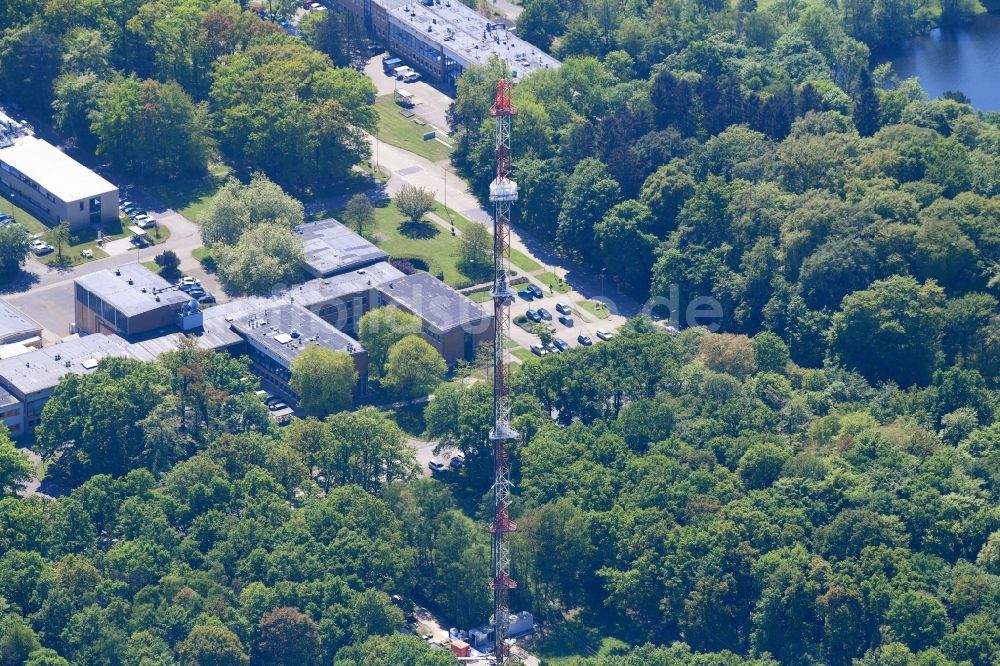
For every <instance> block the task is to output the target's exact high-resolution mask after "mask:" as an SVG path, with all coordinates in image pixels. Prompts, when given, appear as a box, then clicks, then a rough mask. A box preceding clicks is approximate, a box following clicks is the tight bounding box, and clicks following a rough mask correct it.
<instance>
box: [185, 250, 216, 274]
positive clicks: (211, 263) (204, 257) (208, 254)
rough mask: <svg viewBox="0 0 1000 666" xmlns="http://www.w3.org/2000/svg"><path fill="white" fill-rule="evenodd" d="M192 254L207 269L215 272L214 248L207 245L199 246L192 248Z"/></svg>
mask: <svg viewBox="0 0 1000 666" xmlns="http://www.w3.org/2000/svg"><path fill="white" fill-rule="evenodd" d="M191 256H192V257H194V258H195V259H197V260H198V261H199V262H200V263H201V265H202V267H203V268H204V269H205V270H206V271H208V272H209V273H214V272H215V257H213V256H212V250H210V249H209V248H207V247H199V248H196V249H194V250H191Z"/></svg>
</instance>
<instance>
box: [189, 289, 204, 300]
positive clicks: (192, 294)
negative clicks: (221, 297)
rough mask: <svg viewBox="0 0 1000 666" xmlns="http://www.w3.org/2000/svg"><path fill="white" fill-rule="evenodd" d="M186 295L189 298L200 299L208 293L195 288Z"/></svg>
mask: <svg viewBox="0 0 1000 666" xmlns="http://www.w3.org/2000/svg"><path fill="white" fill-rule="evenodd" d="M187 294H188V296H190V297H191V298H201V297H202V296H205V295H207V294H208V292H207V291H205V290H204V289H202V288H201V287H195V288H194V289H190V290H188V293H187Z"/></svg>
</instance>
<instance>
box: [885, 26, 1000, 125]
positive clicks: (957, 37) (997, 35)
mask: <svg viewBox="0 0 1000 666" xmlns="http://www.w3.org/2000/svg"><path fill="white" fill-rule="evenodd" d="M888 60H889V61H890V62H892V65H893V71H894V72H895V73H896V75H897V76H899V77H900V78H901V79H903V78H909V77H911V76H916V77H917V78H919V79H920V84H921V85H922V86H923V87H924V90H926V91H927V93H928V94H929V95H930V96H931V97H932V98H933V97H939V96H940V95H941V94H942V93H944V92H945V91H948V90H960V91H962V92H963V93H965V94H966V95H967V96H968V97H969V99H971V100H972V105H973V106H975V107H976V108H977V109H980V110H982V111H1000V14H980V15H979V16H977V17H976V18H975V19H974V20H973V21H972V22H971V23H969V24H967V25H964V26H962V27H960V28H950V29H941V28H937V29H934V30H932V31H931V32H929V33H928V34H926V35H922V36H920V37H915V38H913V39H911V40H909V41H908V42H907V43H906V44H905V45H904V46H903V48H902V49H901V50H900V52H899V53H897V54H895V55H893V56H892V57H890V58H888Z"/></svg>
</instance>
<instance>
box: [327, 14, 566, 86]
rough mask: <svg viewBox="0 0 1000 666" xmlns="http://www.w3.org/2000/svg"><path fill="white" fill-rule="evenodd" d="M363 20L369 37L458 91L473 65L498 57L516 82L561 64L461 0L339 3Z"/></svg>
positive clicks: (503, 25)
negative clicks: (468, 69)
mask: <svg viewBox="0 0 1000 666" xmlns="http://www.w3.org/2000/svg"><path fill="white" fill-rule="evenodd" d="M334 2H335V4H336V5H337V6H338V7H339V8H342V9H345V10H348V11H351V12H354V13H355V14H357V15H358V16H359V17H361V18H362V19H363V20H364V22H365V25H366V26H367V27H368V31H369V33H370V34H371V35H372V37H374V38H375V39H376V40H377V41H379V42H380V43H382V44H384V45H385V46H386V47H388V49H389V50H390V51H392V52H393V53H395V54H397V55H399V56H400V57H402V58H404V59H405V60H406V61H407V64H410V65H412V66H413V67H414V68H416V69H419V70H420V71H422V72H423V73H424V74H426V75H427V76H428V77H429V78H431V79H433V80H435V81H437V82H439V83H443V84H445V85H448V86H454V85H455V82H456V81H457V80H458V77H459V76H461V75H462V72H464V71H465V70H466V68H468V67H469V66H470V65H482V64H484V63H486V62H487V61H489V59H490V58H491V57H493V56H496V57H498V58H500V59H501V60H503V61H505V62H506V63H507V65H508V67H509V68H510V71H511V75H512V76H513V78H514V80H515V81H516V80H517V79H518V78H521V77H524V76H526V75H528V74H531V73H532V72H535V71H538V70H540V69H549V68H553V67H558V66H559V61H558V60H556V59H555V58H553V57H552V56H550V55H548V54H547V53H545V52H544V51H542V50H541V49H539V48H536V47H534V46H532V45H531V44H529V43H528V42H526V41H524V40H523V39H521V38H520V37H518V36H517V35H515V34H514V31H513V30H512V29H511V28H508V27H507V25H506V24H503V23H494V22H491V21H490V20H488V19H487V18H485V17H483V16H481V15H479V14H477V13H476V12H475V11H474V10H473V9H471V8H470V7H468V6H466V5H465V4H463V3H462V2H461V0H334Z"/></svg>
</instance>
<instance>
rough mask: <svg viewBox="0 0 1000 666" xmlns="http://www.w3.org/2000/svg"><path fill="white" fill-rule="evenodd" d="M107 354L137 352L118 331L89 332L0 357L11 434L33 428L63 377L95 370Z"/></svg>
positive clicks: (0, 410) (2, 401)
mask: <svg viewBox="0 0 1000 666" xmlns="http://www.w3.org/2000/svg"><path fill="white" fill-rule="evenodd" d="M108 357H115V358H134V355H133V354H132V352H131V351H130V349H129V345H128V343H127V342H125V341H124V340H122V339H121V338H120V337H118V336H116V335H88V336H86V337H82V338H75V339H73V340H69V341H66V342H61V343H59V344H57V345H52V346H51V347H44V348H42V349H37V350H34V351H30V352H28V353H25V354H20V355H19V356H15V357H13V358H8V359H3V360H0V414H2V415H3V417H2V418H3V422H4V424H5V425H6V426H7V428H8V430H9V431H10V435H11V437H14V438H19V437H24V436H28V435H31V434H32V433H33V432H34V430H35V428H36V427H37V426H38V424H39V422H40V421H41V418H42V409H43V408H44V407H45V403H47V402H48V401H49V398H51V397H52V393H53V392H54V391H55V389H56V386H58V384H59V381H60V380H61V379H62V378H63V377H65V376H66V375H71V374H75V375H85V374H88V373H90V372H93V370H94V369H95V368H97V365H98V363H99V362H100V361H101V359H103V358H108Z"/></svg>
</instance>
